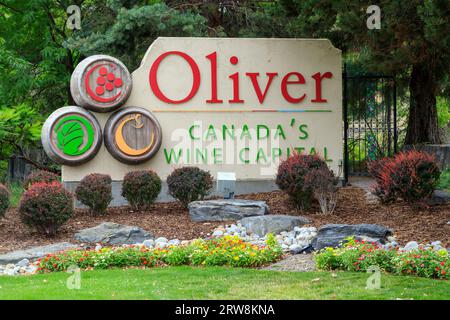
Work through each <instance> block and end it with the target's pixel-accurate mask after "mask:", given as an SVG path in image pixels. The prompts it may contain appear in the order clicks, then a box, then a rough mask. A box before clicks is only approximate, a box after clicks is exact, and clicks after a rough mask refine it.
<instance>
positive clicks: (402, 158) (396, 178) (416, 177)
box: [369, 150, 440, 203]
mask: <svg viewBox="0 0 450 320" xmlns="http://www.w3.org/2000/svg"><path fill="white" fill-rule="evenodd" d="M369 172H370V174H371V175H372V177H373V178H374V179H375V182H376V185H375V189H374V194H375V195H376V196H377V197H378V198H379V199H380V200H381V201H382V202H383V203H388V202H392V201H395V200H396V199H398V198H401V199H403V200H404V201H406V202H417V201H422V200H425V199H427V198H429V197H430V196H431V194H432V193H433V191H434V190H435V189H436V187H437V184H438V182H439V176H440V171H439V168H438V166H437V164H436V163H435V161H434V156H432V155H430V154H428V153H426V152H420V151H416V150H412V151H406V152H400V153H398V154H397V155H395V156H394V157H393V158H384V159H381V160H378V161H375V162H372V163H370V164H369Z"/></svg>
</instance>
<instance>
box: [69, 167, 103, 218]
mask: <svg viewBox="0 0 450 320" xmlns="http://www.w3.org/2000/svg"><path fill="white" fill-rule="evenodd" d="M111 184H112V180H111V176H109V175H107V174H100V173H91V174H89V175H87V176H85V177H84V178H83V179H81V181H80V183H79V184H78V186H77V188H76V189H75V196H76V198H77V199H78V200H79V201H80V202H81V203H82V204H84V205H85V206H88V207H89V208H90V211H91V213H93V214H104V213H105V212H106V209H107V208H108V205H109V203H110V202H111V200H112V192H111Z"/></svg>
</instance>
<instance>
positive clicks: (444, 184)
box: [437, 169, 450, 192]
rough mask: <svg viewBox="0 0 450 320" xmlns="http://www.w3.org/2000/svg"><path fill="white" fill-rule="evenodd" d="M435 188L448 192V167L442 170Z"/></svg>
mask: <svg viewBox="0 0 450 320" xmlns="http://www.w3.org/2000/svg"><path fill="white" fill-rule="evenodd" d="M437 188H438V189H441V190H446V191H448V192H450V169H447V170H444V171H442V173H441V177H440V178H439V184H438V187H437Z"/></svg>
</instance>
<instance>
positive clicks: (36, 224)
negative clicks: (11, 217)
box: [18, 181, 73, 236]
mask: <svg viewBox="0 0 450 320" xmlns="http://www.w3.org/2000/svg"><path fill="white" fill-rule="evenodd" d="M18 211H19V215H20V219H21V220H22V222H23V223H24V224H26V225H28V226H29V227H31V228H34V229H36V231H37V232H39V233H41V234H43V235H47V236H54V235H55V234H56V233H57V232H58V230H59V228H60V227H61V226H62V225H63V224H64V223H66V222H67V220H69V218H70V217H71V216H72V214H73V196H72V194H71V193H70V192H69V191H67V190H65V189H64V188H63V187H62V185H61V183H59V182H56V181H54V182H50V183H45V182H36V183H34V184H32V185H31V186H30V187H29V188H28V190H27V191H25V192H24V194H23V196H22V199H21V200H20V204H19V208H18Z"/></svg>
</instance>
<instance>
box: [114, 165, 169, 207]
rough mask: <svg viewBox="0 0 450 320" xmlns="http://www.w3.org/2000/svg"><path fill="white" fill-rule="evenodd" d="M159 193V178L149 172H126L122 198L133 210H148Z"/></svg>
mask: <svg viewBox="0 0 450 320" xmlns="http://www.w3.org/2000/svg"><path fill="white" fill-rule="evenodd" d="M160 192H161V178H160V177H159V176H158V175H157V174H156V173H155V172H153V171H151V170H141V171H132V172H128V173H127V174H126V175H125V177H124V178H123V184H122V196H123V197H124V198H125V199H127V201H128V203H129V204H130V206H131V207H132V208H133V209H135V210H143V209H146V208H149V207H150V206H151V205H152V204H153V203H154V202H155V199H156V197H157V196H158V194H159V193H160Z"/></svg>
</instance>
